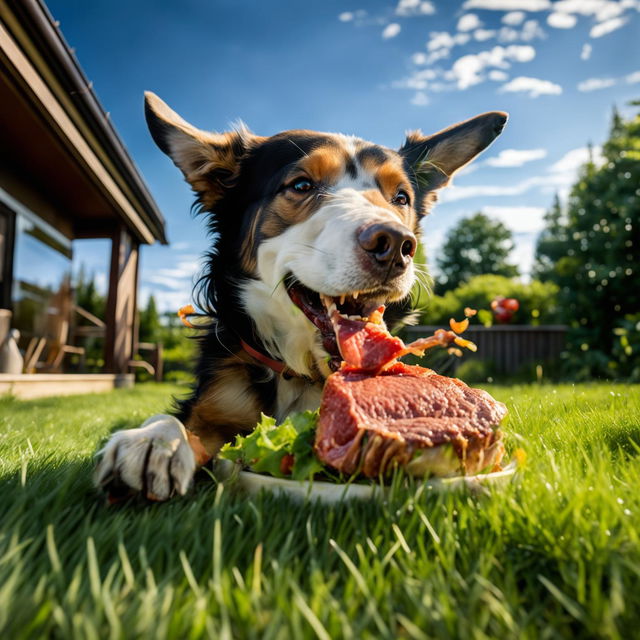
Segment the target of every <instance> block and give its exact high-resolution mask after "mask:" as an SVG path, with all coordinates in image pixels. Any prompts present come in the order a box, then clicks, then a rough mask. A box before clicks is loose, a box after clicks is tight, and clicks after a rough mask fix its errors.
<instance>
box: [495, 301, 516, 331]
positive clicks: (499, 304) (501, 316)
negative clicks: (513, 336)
mask: <svg viewBox="0 0 640 640" xmlns="http://www.w3.org/2000/svg"><path fill="white" fill-rule="evenodd" d="M519 308H520V303H519V302H518V301H517V300H516V299H515V298H504V297H503V296H497V297H496V298H494V299H493V301H492V302H491V309H492V310H493V316H494V317H495V319H496V321H497V322H499V323H500V324H507V323H509V322H511V320H512V318H513V314H514V313H515V312H516V311H517V310H518V309H519Z"/></svg>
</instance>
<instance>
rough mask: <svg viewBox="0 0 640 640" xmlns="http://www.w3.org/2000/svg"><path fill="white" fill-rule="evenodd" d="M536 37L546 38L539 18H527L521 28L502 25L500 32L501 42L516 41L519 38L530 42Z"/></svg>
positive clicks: (499, 38)
mask: <svg viewBox="0 0 640 640" xmlns="http://www.w3.org/2000/svg"><path fill="white" fill-rule="evenodd" d="M536 38H544V31H543V30H542V29H541V28H540V25H539V24H538V21H537V20H527V21H526V22H525V23H524V24H523V25H522V29H520V30H518V29H513V28H512V27H502V28H501V29H500V31H499V32H498V40H500V42H515V41H517V40H524V41H525V42H529V41H530V40H535V39H536Z"/></svg>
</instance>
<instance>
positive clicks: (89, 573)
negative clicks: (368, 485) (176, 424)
mask: <svg viewBox="0 0 640 640" xmlns="http://www.w3.org/2000/svg"><path fill="white" fill-rule="evenodd" d="M490 390H491V392H492V393H493V394H494V395H495V396H496V397H497V398H499V399H501V400H503V401H505V402H506V403H507V404H508V406H509V409H510V411H511V415H510V420H509V422H508V424H507V426H506V431H507V433H508V435H509V443H510V448H511V449H513V448H515V447H520V448H523V449H524V450H525V451H526V452H527V462H526V468H525V469H524V470H523V471H522V473H521V474H520V477H519V480H518V481H517V482H514V483H513V484H511V485H509V486H507V487H504V488H501V489H495V490H493V492H492V493H491V494H490V495H472V494H469V493H458V494H448V495H442V494H435V493H434V492H433V491H429V490H428V489H426V488H425V487H424V486H421V485H420V484H419V483H418V484H414V485H412V484H411V483H407V486H404V487H400V488H398V490H396V491H395V492H394V493H393V494H392V495H390V496H389V498H388V500H387V501H384V502H383V501H378V502H363V503H355V502H354V503H350V504H343V505H339V506H334V507H325V506H321V505H317V504H306V505H304V506H299V505H296V504H293V503H291V502H289V501H288V500H287V499H285V498H278V497H274V496H271V495H264V494H263V495H261V496H260V497H258V498H257V499H251V500H250V499H248V498H246V497H244V496H243V495H242V494H240V493H238V492H237V491H235V490H234V488H233V487H232V486H224V485H222V484H216V483H215V482H214V480H213V479H212V478H211V477H209V476H208V475H206V474H202V476H201V477H200V478H199V481H198V482H197V485H196V487H195V489H194V491H193V492H192V493H191V494H190V495H188V496H187V497H185V498H180V499H176V500H173V501H172V502H170V503H167V504H145V503H143V502H134V503H130V504H126V505H118V506H115V507H108V506H107V505H106V504H105V501H104V499H103V498H102V497H101V496H100V495H98V494H97V493H96V492H95V491H94V489H93V488H92V484H91V471H92V465H93V462H92V455H93V452H94V451H95V449H96V447H97V445H98V444H99V443H100V442H101V441H102V440H103V439H104V438H105V436H106V435H107V434H108V433H109V432H110V431H112V430H114V429H116V428H126V427H134V426H136V425H137V424H139V423H140V422H141V421H142V420H143V419H144V418H145V417H147V416H148V415H149V414H152V413H155V412H158V411H162V410H166V409H167V407H168V405H169V397H170V394H171V393H172V392H174V391H176V388H175V387H170V386H167V385H160V386H151V385H150V386H144V385H141V386H138V387H137V388H136V389H132V390H122V391H116V392H113V393H110V394H104V395H93V396H79V397H72V398H66V399H46V400H38V401H29V402H21V401H17V400H14V399H12V398H3V399H0V421H1V426H0V474H1V477H0V484H1V486H0V522H1V524H0V637H2V638H12V639H16V638H23V637H24V638H34V637H38V638H39V637H76V638H82V639H85V638H100V639H102V638H119V637H127V638H128V637H135V638H138V637H141V638H144V637H148V638H154V639H155V638H165V637H171V638H180V639H182V638H200V637H214V638H232V637H233V638H282V639H290V638H295V639H298V638H306V637H308V638H314V637H319V638H321V639H327V638H354V639H358V640H359V639H360V638H434V637H436V638H450V637H460V638H498V637H499V638H557V637H587V636H588V637H594V636H599V637H612V638H616V637H618V638H629V637H632V636H634V635H635V636H636V637H637V633H638V629H640V544H639V538H640V388H639V387H638V386H624V385H613V384H593V385H580V386H578V385H576V386H570V385H566V386H512V387H492V388H491V389H490Z"/></svg>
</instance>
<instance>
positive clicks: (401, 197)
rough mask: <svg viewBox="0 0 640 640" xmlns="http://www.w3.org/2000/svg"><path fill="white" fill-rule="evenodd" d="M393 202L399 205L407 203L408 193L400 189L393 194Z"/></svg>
mask: <svg viewBox="0 0 640 640" xmlns="http://www.w3.org/2000/svg"><path fill="white" fill-rule="evenodd" d="M391 202H392V203H393V204H398V205H400V206H401V207H403V206H405V205H407V204H409V194H408V193H407V192H406V191H403V190H402V189H400V191H398V193H396V195H395V196H393V200H392V201H391Z"/></svg>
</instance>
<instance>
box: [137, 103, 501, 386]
mask: <svg viewBox="0 0 640 640" xmlns="http://www.w3.org/2000/svg"><path fill="white" fill-rule="evenodd" d="M146 116H147V122H148V124H149V128H150V130H151V134H152V136H153V138H154V140H155V141H156V143H157V144H158V146H159V147H160V148H161V149H162V150H163V151H164V152H165V153H166V154H168V155H169V156H170V157H171V159H172V160H173V161H174V163H175V164H176V165H177V166H178V168H179V169H180V170H181V171H182V172H183V174H184V176H185V178H186V180H187V182H189V184H190V185H191V187H192V188H193V190H194V191H195V192H196V194H197V197H198V201H199V204H200V206H201V208H202V209H203V210H205V211H207V212H210V213H211V214H213V221H214V222H213V225H212V228H213V229H215V231H216V232H217V233H218V239H217V242H216V247H215V251H214V253H213V254H212V262H211V264H210V267H209V273H208V276H207V277H208V280H209V281H210V282H209V283H208V284H209V291H210V300H211V302H212V304H214V305H215V306H217V307H218V308H219V309H218V310H219V312H221V315H222V316H223V317H224V316H225V315H227V317H228V314H224V313H222V311H223V310H222V309H221V308H220V307H222V306H223V305H228V306H231V307H234V306H236V307H240V308H241V309H242V310H243V311H244V312H245V313H246V314H248V315H249V317H250V318H251V319H252V321H253V326H254V328H255V331H256V332H257V334H258V336H259V338H260V339H261V341H262V342H263V344H264V346H265V347H266V348H267V349H268V350H269V351H270V352H271V353H272V355H273V356H274V357H278V358H281V359H283V360H284V361H285V362H286V363H287V364H288V365H289V366H290V367H291V368H292V369H294V370H296V371H298V372H299V373H302V374H306V375H311V376H313V375H317V373H318V372H320V373H321V374H322V375H327V374H328V373H329V372H330V371H331V369H332V368H335V366H336V364H338V363H339V356H338V352H337V348H336V344H335V336H334V335H333V331H332V329H331V323H330V322H329V319H328V317H327V307H328V306H330V305H331V304H333V303H335V304H336V305H337V306H338V308H339V309H340V310H341V311H342V312H343V313H347V314H350V315H354V314H357V315H363V316H364V315H367V313H368V311H369V310H370V309H372V308H375V307H377V306H379V305H380V304H389V303H396V302H399V301H402V300H404V299H406V298H407V296H408V295H409V292H410V290H411V287H412V285H413V283H414V279H415V272H414V265H413V255H414V253H415V250H416V243H417V237H418V236H419V231H420V228H419V222H420V219H421V218H422V217H423V216H424V215H425V214H426V213H428V211H429V209H430V207H431V206H432V205H433V203H434V202H435V199H436V192H437V190H438V189H440V188H442V187H444V186H446V185H447V184H448V183H449V181H450V179H451V177H452V176H453V175H454V173H455V172H456V171H457V170H458V169H460V168H461V167H463V166H464V165H466V164H467V163H469V162H470V161H471V160H472V159H473V158H474V157H475V156H476V155H478V154H479V153H480V152H481V151H482V150H483V149H485V148H486V147H487V146H488V145H489V144H490V143H491V142H492V141H493V140H494V139H495V138H496V136H498V134H499V133H500V132H501V131H502V128H503V127H504V125H505V122H506V120H507V115H506V114H505V113H502V112H490V113H484V114H482V115H479V116H476V117H475V118H472V119H470V120H467V121H465V122H462V123H460V124H457V125H454V126H452V127H450V128H448V129H445V130H443V131H441V132H439V133H436V134H434V135H431V136H424V135H422V133H420V132H413V133H411V134H409V135H408V137H407V139H406V141H405V143H404V145H403V146H402V147H401V148H400V149H399V150H398V151H394V150H391V149H388V148H385V147H381V146H379V145H376V144H372V143H370V142H366V141H364V140H361V139H359V138H355V137H353V136H344V135H340V134H328V133H316V132H312V131H300V130H296V131H285V132H283V133H279V134H277V135H274V136H271V137H260V136H256V135H254V134H252V133H250V132H249V131H248V130H246V129H245V128H243V127H239V128H237V129H236V130H234V131H230V132H227V133H221V134H218V133H207V132H204V131H200V130H199V129H196V128H195V127H193V126H191V125H190V124H188V123H187V122H186V121H184V120H183V119H182V118H181V117H180V116H178V115H177V114H176V113H175V112H173V111H172V110H171V109H170V108H169V107H168V106H167V105H166V104H165V103H164V102H162V101H161V100H160V99H159V98H158V97H157V96H155V95H154V94H151V93H147V94H146ZM300 311H302V313H300ZM231 329H233V327H231Z"/></svg>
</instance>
